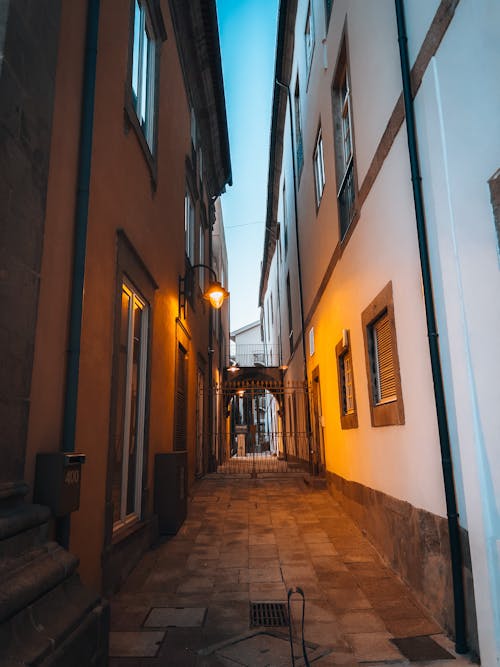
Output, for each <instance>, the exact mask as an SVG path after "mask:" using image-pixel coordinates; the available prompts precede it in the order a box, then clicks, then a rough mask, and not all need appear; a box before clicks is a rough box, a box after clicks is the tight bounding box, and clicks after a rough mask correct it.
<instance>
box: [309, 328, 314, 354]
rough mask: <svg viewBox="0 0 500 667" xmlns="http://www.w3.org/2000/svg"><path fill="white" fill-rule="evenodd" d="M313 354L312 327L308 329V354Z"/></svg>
mask: <svg viewBox="0 0 500 667" xmlns="http://www.w3.org/2000/svg"><path fill="white" fill-rule="evenodd" d="M313 354H314V327H311V328H310V329H309V356H310V357H312V356H313Z"/></svg>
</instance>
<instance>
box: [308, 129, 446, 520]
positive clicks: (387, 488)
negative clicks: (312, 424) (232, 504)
mask: <svg viewBox="0 0 500 667" xmlns="http://www.w3.org/2000/svg"><path fill="white" fill-rule="evenodd" d="M389 281H392V285H393V293H394V310H395V320H396V335H397V344H398V353H399V362H400V372H401V383H402V394H403V401H404V409H405V424H404V425H402V426H387V427H379V428H373V427H372V426H371V418H370V408H369V405H370V403H369V401H370V398H369V393H368V379H367V374H366V367H365V351H364V341H363V331H362V326H361V313H362V312H363V310H364V309H365V308H366V307H367V306H368V304H369V303H370V302H371V301H372V300H373V299H374V298H375V296H376V295H377V294H378V293H379V292H380V291H381V290H382V289H383V287H384V286H385V285H386V284H387V283H388V282H389ZM311 324H312V326H314V328H315V343H316V354H315V355H314V356H315V358H316V359H317V360H318V361H319V363H320V365H321V368H323V373H322V379H321V384H322V393H323V409H324V415H325V445H326V454H327V467H328V469H330V470H333V471H334V472H336V473H337V474H340V475H341V476H343V477H345V478H347V479H353V480H356V481H358V482H360V483H361V484H364V485H366V486H369V487H371V488H376V489H378V490H380V491H383V492H384V493H387V494H388V495H391V496H394V497H396V498H400V499H403V500H406V501H408V502H409V503H411V504H412V505H414V506H415V507H420V508H423V509H426V510H428V511H430V512H433V513H435V514H438V515H441V516H443V515H445V504H444V492H443V481H442V473H441V463H440V454H439V443H438V434H437V425H436V419H435V408H434V397H433V391H432V378H431V371H430V363H429V355H428V343H427V335H426V328H425V315H424V310H423V300H422V290H421V280H420V273H419V259H418V249H417V243H416V234H415V223H414V212H413V201H412V195H411V184H410V175H409V166H408V158H407V149H406V137H405V134H404V132H403V131H400V133H399V135H398V137H397V139H396V142H395V144H394V146H393V148H392V150H391V152H390V153H389V156H388V158H387V160H386V162H385V164H384V166H383V168H382V171H381V173H380V175H379V178H378V179H377V182H376V184H375V186H374V187H373V189H372V191H371V193H370V195H369V196H368V198H367V200H366V202H365V205H364V207H363V213H362V217H361V219H360V221H359V223H358V226H357V228H356V230H355V233H354V234H353V236H352V237H351V240H350V241H349V244H348V245H347V248H346V250H345V252H344V255H343V257H342V259H341V260H340V261H339V263H338V265H337V267H336V269H335V271H334V274H333V278H332V280H331V281H330V283H329V286H328V289H327V291H326V292H325V294H324V296H323V299H322V302H321V306H320V307H319V308H318V310H317V312H316V314H315V317H314V318H313V321H312V322H311ZM344 328H346V329H349V330H350V336H351V350H352V357H353V367H354V381H355V391H356V401H357V412H358V428H357V429H350V430H342V429H341V428H340V420H339V405H338V388H337V374H336V373H337V371H336V358H335V345H336V344H337V343H338V342H339V340H340V339H341V337H342V329H344ZM325 362H326V363H325ZM313 363H317V362H316V361H313Z"/></svg>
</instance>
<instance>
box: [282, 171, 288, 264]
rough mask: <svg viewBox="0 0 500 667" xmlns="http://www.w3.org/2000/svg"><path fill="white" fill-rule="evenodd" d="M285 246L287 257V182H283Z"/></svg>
mask: <svg viewBox="0 0 500 667" xmlns="http://www.w3.org/2000/svg"><path fill="white" fill-rule="evenodd" d="M283 227H284V230H283V245H284V255H285V257H286V255H287V252H288V206H287V205H286V187H285V181H283Z"/></svg>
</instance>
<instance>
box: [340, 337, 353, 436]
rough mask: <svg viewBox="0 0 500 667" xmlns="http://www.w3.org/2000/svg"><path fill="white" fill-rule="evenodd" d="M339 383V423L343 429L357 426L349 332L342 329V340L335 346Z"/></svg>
mask: <svg viewBox="0 0 500 667" xmlns="http://www.w3.org/2000/svg"><path fill="white" fill-rule="evenodd" d="M335 354H336V357H337V374H338V383H339V403H340V424H341V427H342V428H343V429H348V428H357V426H358V415H357V411H356V397H355V393H354V372H353V367H352V354H351V346H350V339H349V332H348V330H347V329H345V330H344V334H343V336H342V340H341V341H340V342H339V343H338V344H337V346H336V348H335Z"/></svg>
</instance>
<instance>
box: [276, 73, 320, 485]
mask: <svg viewBox="0 0 500 667" xmlns="http://www.w3.org/2000/svg"><path fill="white" fill-rule="evenodd" d="M275 81H276V83H277V84H278V86H279V87H280V88H284V89H285V90H286V91H287V94H288V108H289V109H290V139H291V149H292V175H293V210H294V217H295V242H296V246H297V273H298V279H299V301H300V324H301V327H302V356H303V359H304V382H305V395H306V428H307V433H308V437H309V438H311V437H312V431H311V414H310V409H309V380H308V377H307V355H306V332H305V329H304V319H305V318H304V297H303V291H302V262H301V259H300V243H299V213H298V205H297V172H296V169H295V139H294V136H293V123H292V108H293V107H292V93H291V92H290V86H289V85H288V84H286V83H283V82H282V81H279V79H275ZM312 454H313V450H312V448H311V444H309V471H310V472H312V473H313V474H314V475H317V474H319V466H318V462H317V461H313V459H312Z"/></svg>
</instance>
